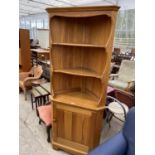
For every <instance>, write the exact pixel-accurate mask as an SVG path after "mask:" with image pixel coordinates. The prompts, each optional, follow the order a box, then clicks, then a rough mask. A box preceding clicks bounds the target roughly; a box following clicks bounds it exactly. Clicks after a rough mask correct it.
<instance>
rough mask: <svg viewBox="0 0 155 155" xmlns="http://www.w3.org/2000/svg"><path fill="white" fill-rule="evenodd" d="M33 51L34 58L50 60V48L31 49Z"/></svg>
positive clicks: (36, 59)
mask: <svg viewBox="0 0 155 155" xmlns="http://www.w3.org/2000/svg"><path fill="white" fill-rule="evenodd" d="M31 52H32V59H35V61H36V62H37V61H38V58H39V59H42V60H49V53H50V52H49V50H48V49H41V48H39V49H31Z"/></svg>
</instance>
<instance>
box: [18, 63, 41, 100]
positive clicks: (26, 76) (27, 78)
mask: <svg viewBox="0 0 155 155" xmlns="http://www.w3.org/2000/svg"><path fill="white" fill-rule="evenodd" d="M42 73H43V69H42V66H40V65H37V66H33V67H32V68H31V70H30V71H29V72H21V73H19V87H20V88H21V89H22V90H23V92H24V96H25V100H27V89H28V88H29V87H31V86H32V84H31V83H32V81H35V80H38V79H39V78H40V77H41V75H42Z"/></svg>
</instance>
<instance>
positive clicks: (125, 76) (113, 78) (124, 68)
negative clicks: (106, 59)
mask: <svg viewBox="0 0 155 155" xmlns="http://www.w3.org/2000/svg"><path fill="white" fill-rule="evenodd" d="M134 84H135V61H131V60H123V61H122V63H121V65H120V69H119V71H118V74H111V75H110V80H109V83H108V85H109V86H111V87H114V88H118V89H122V90H126V91H129V90H130V88H131V87H133V85H134Z"/></svg>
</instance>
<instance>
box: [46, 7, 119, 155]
mask: <svg viewBox="0 0 155 155" xmlns="http://www.w3.org/2000/svg"><path fill="white" fill-rule="evenodd" d="M118 9H119V7H118V6H100V7H75V8H49V9H47V12H48V13H49V19H50V21H49V23H50V38H51V40H50V44H51V49H50V55H51V63H52V64H51V70H52V72H51V79H52V81H51V88H52V106H53V129H52V132H53V133H52V145H53V148H55V149H63V150H65V151H68V152H70V153H72V154H76V155H77V154H78V155H86V154H87V153H88V151H90V150H91V149H93V148H94V147H96V146H97V145H98V144H99V140H100V131H101V126H102V116H103V109H104V105H105V100H106V90H107V82H108V78H109V70H110V62H111V53H112V44H113V39H114V28H115V22H116V15H117V11H118Z"/></svg>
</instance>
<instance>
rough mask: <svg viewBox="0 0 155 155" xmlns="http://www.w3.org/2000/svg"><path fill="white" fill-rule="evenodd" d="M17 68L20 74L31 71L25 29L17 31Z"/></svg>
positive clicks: (28, 44) (28, 43) (27, 35)
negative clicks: (18, 67)
mask: <svg viewBox="0 0 155 155" xmlns="http://www.w3.org/2000/svg"><path fill="white" fill-rule="evenodd" d="M19 66H20V71H22V72H28V71H29V70H30V69H31V53H30V36H29V30H26V29H19Z"/></svg>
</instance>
